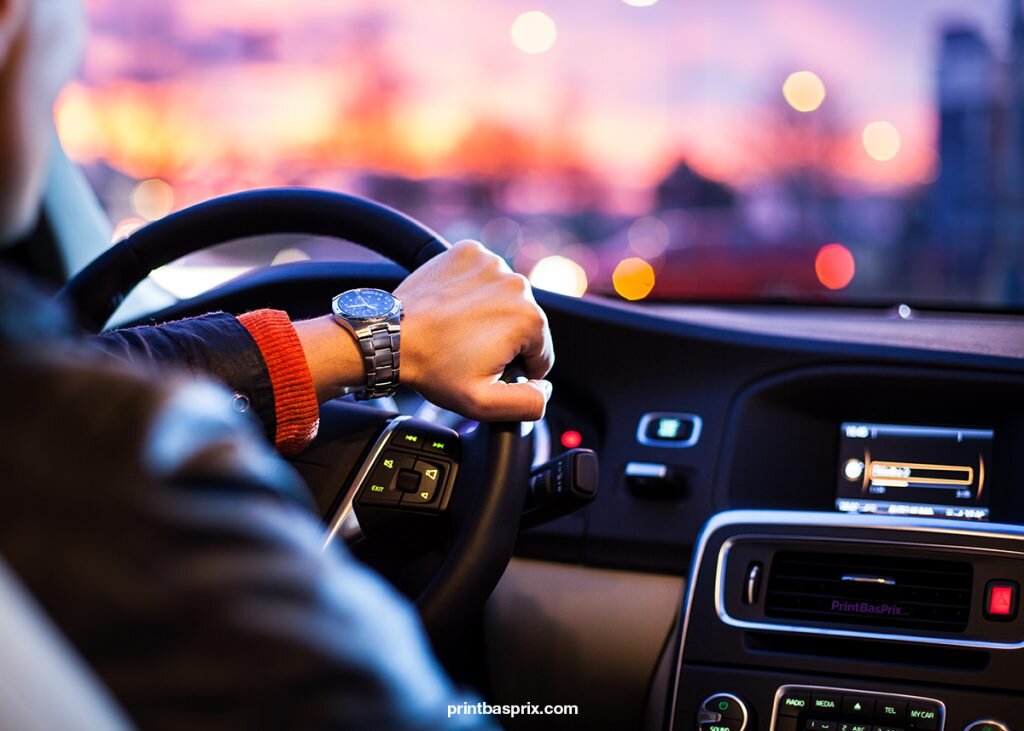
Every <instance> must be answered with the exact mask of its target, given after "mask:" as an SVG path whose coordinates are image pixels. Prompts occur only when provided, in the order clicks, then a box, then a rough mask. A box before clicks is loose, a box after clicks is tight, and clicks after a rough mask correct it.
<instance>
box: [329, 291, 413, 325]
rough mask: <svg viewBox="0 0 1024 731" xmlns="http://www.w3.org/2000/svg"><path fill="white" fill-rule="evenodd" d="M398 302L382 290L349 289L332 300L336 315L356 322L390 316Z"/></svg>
mask: <svg viewBox="0 0 1024 731" xmlns="http://www.w3.org/2000/svg"><path fill="white" fill-rule="evenodd" d="M397 309H398V300H396V299H395V298H394V297H392V296H391V295H390V294H388V293H387V292H385V291H384V290H382V289H350V290H349V291H347V292H342V293H341V294H339V295H338V296H337V297H335V298H334V311H335V313H337V314H338V315H341V316H342V317H346V318H353V319H356V320H373V319H378V318H383V317H388V316H390V315H392V314H393V313H394V312H395V310H397Z"/></svg>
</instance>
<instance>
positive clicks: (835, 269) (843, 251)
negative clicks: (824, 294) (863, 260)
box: [814, 244, 857, 289]
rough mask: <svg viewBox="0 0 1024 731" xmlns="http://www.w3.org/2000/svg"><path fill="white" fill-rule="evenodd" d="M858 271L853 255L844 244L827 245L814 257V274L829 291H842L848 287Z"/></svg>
mask: <svg viewBox="0 0 1024 731" xmlns="http://www.w3.org/2000/svg"><path fill="white" fill-rule="evenodd" d="M856 269H857V267H856V265H855V264H854V261H853V254H851V253H850V250H849V249H847V248H846V247H845V246H843V245H842V244H826V245H825V246H822V247H821V249H819V250H818V254H817V256H815V257H814V273H815V274H817V275H818V281H819V282H821V283H822V285H824V286H825V287H826V288H828V289H842V288H843V287H845V286H846V285H848V284H849V283H850V282H851V281H852V280H853V275H854V272H855V271H856Z"/></svg>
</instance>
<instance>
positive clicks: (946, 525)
mask: <svg viewBox="0 0 1024 731" xmlns="http://www.w3.org/2000/svg"><path fill="white" fill-rule="evenodd" d="M758 524H768V525H790V526H795V527H804V528H817V527H824V528H829V527H833V528H851V527H852V528H866V529H869V530H896V531H908V532H909V531H916V532H921V533H935V534H940V535H959V536H971V537H981V538H994V539H1009V540H1018V541H1024V526H1017V525H1007V524H1003V523H982V524H978V525H972V524H970V523H964V522H963V521H953V520H948V519H941V518H918V517H904V516H866V515H857V514H845V513H825V512H818V511H805V510H727V511H723V512H720V513H716V514H715V515H712V516H711V518H709V519H708V521H707V522H706V523H705V524H704V528H703V530H702V531H701V533H700V537H699V538H698V539H697V548H696V550H695V551H694V553H693V560H692V562H691V567H690V572H689V580H688V581H687V586H686V596H685V604H684V607H685V609H684V613H683V622H682V630H681V632H680V636H679V651H678V653H677V656H676V666H675V680H674V683H673V687H672V705H671V709H670V714H669V729H670V730H671V729H675V728H676V706H677V705H678V702H679V679H680V676H681V675H682V672H683V651H684V650H685V648H686V637H687V633H688V632H689V629H690V616H691V614H692V611H693V600H694V596H695V595H696V593H697V583H698V582H697V576H696V572H697V570H698V569H699V568H700V566H701V563H702V562H703V559H704V554H705V553H706V552H707V547H708V543H710V541H711V536H712V535H713V534H714V533H715V532H716V531H718V530H719V529H721V528H724V527H726V526H730V525H758ZM908 644H920V643H919V642H917V641H911V642H909V643H908ZM1004 649H1005V648H1004Z"/></svg>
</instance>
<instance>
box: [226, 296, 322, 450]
mask: <svg viewBox="0 0 1024 731" xmlns="http://www.w3.org/2000/svg"><path fill="white" fill-rule="evenodd" d="M238 321H239V322H241V323H242V325H244V326H245V329H246V330H248V331H249V334H250V335H252V337H253V340H255V341H256V345H258V346H259V349H260V352H261V353H262V354H263V360H264V361H266V364H267V371H269V373H270V382H271V384H272V385H273V387H274V417H275V421H276V422H277V431H276V433H275V435H274V444H275V445H276V446H277V448H278V450H280V452H281V453H282V454H286V455H291V454H298V453H299V452H301V451H302V450H303V449H304V448H305V447H306V445H308V444H309V443H310V442H311V441H313V437H315V436H316V432H317V429H318V428H319V426H320V405H319V402H318V401H317V398H316V389H315V388H314V387H313V376H312V374H310V372H309V364H308V363H307V362H306V354H305V352H304V351H303V350H302V343H301V342H300V341H299V336H298V333H296V332H295V327H294V326H293V325H292V321H291V320H290V319H289V318H288V314H287V313H286V312H282V311H280V310H256V311H254V312H247V313H246V314H244V315H240V316H239V317H238Z"/></svg>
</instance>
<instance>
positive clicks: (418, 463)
mask: <svg viewBox="0 0 1024 731" xmlns="http://www.w3.org/2000/svg"><path fill="white" fill-rule="evenodd" d="M458 458H459V435H458V434H456V433H455V432H454V431H452V430H451V429H445V428H444V427H439V426H435V425H432V424H421V423H420V422H415V423H412V424H410V423H408V422H406V423H404V424H402V425H401V426H400V427H399V428H398V429H395V431H394V432H393V433H392V434H391V435H390V438H389V439H388V441H387V442H386V443H385V444H384V445H383V449H381V450H380V451H379V452H378V454H377V456H376V458H375V459H374V460H373V465H372V466H371V467H370V469H369V470H368V471H367V473H366V478H365V479H364V480H363V484H362V486H361V488H360V491H359V497H358V503H359V505H362V506H372V507H375V508H376V507H384V508H401V509H404V510H417V511H426V512H437V511H438V510H440V509H441V508H442V507H443V506H444V505H445V503H446V501H445V498H446V494H447V490H448V489H449V486H450V483H451V482H452V480H453V479H454V474H455V469H456V467H457V465H458Z"/></svg>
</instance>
